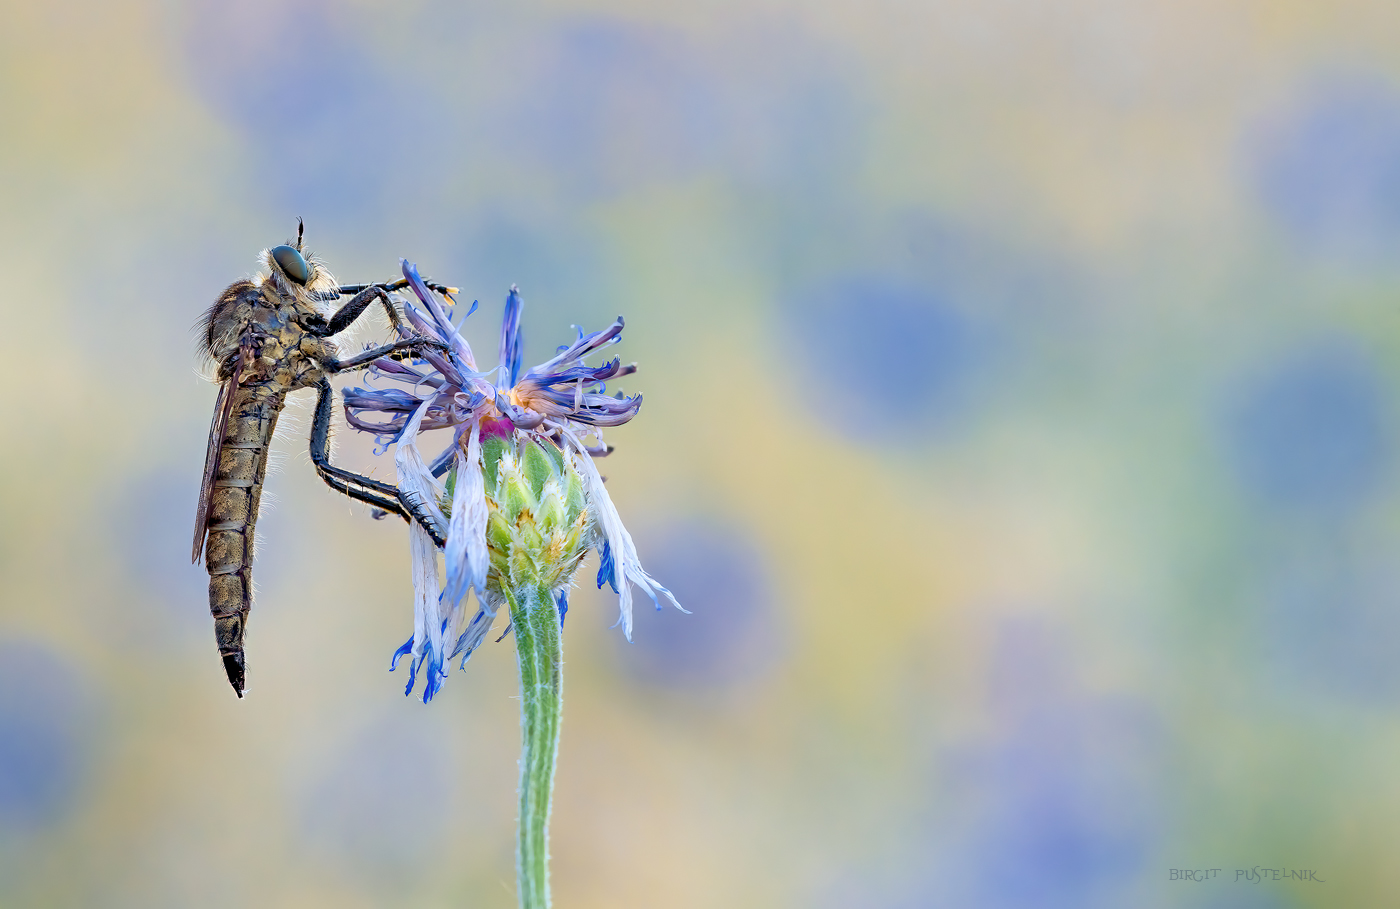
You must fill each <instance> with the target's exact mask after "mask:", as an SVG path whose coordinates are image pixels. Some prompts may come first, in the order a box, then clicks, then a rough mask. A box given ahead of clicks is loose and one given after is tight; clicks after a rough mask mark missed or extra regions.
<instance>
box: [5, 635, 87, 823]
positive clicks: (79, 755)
mask: <svg viewBox="0 0 1400 909" xmlns="http://www.w3.org/2000/svg"><path fill="white" fill-rule="evenodd" d="M88 719H89V718H88V716H87V710H86V698H85V696H84V692H83V690H82V688H81V686H80V684H79V683H78V682H77V681H76V680H75V679H74V677H73V668H72V667H71V666H68V665H67V664H66V663H65V661H64V660H62V659H60V658H59V657H58V656H57V655H55V654H54V653H52V652H51V651H49V650H48V649H46V648H43V647H41V646H39V645H37V644H31V643H21V642H15V641H11V642H6V643H4V644H0V828H7V829H11V830H20V831H24V830H33V829H36V828H39V827H42V826H46V825H48V824H51V823H54V822H56V821H58V820H61V819H62V817H63V816H64V815H65V814H66V813H67V812H68V811H69V810H70V809H71V808H72V806H73V803H74V801H75V799H76V795H77V790H78V788H79V786H80V785H81V783H82V782H83V779H84V777H85V775H86V770H87V766H86V765H87V761H86V759H85V755H86V754H87V753H88V748H87V745H88V741H87V739H88V731H89V728H90V723H89V722H88Z"/></svg>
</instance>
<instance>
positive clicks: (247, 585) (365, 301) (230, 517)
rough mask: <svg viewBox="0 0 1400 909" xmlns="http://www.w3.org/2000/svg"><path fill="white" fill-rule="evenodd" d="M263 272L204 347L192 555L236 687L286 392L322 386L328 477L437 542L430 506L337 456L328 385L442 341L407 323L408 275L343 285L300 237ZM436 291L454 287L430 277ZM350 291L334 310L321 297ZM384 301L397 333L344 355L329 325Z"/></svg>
mask: <svg viewBox="0 0 1400 909" xmlns="http://www.w3.org/2000/svg"><path fill="white" fill-rule="evenodd" d="M262 261H263V265H264V266H266V268H267V269H268V272H269V273H268V275H267V276H266V277H265V278H264V277H258V278H254V279H252V280H243V281H235V282H234V283H233V284H230V285H229V286H228V288H227V289H226V290H225V291H224V292H223V293H222V294H220V295H219V299H218V300H216V301H215V302H214V305H213V306H211V307H210V308H209V311H208V312H207V313H205V316H204V322H203V333H202V337H201V339H200V340H201V344H200V346H201V348H202V349H203V351H204V353H205V354H207V355H208V356H209V357H211V358H212V359H213V360H214V362H215V363H216V364H218V379H219V382H220V390H219V401H218V404H216V405H215V407H214V421H213V425H212V426H211V427H210V430H209V448H208V452H207V454H206V456H205V461H204V480H203V482H202V483H201V485H200V493H199V506H198V508H197V510H196V513H195V528H194V531H195V535H194V546H193V554H192V560H193V561H195V562H198V561H199V556H200V554H201V552H203V553H204V555H205V560H204V564H205V567H206V568H208V570H209V611H210V613H211V614H212V615H213V616H214V634H215V638H216V640H217V641H218V645H219V654H220V655H221V656H222V658H223V661H224V671H225V672H226V673H227V674H228V680H229V682H230V684H232V685H233V688H234V690H235V691H237V692H238V696H239V697H242V696H243V691H244V687H245V686H244V660H243V636H244V634H245V633H246V631H247V627H248V614H249V611H250V610H251V609H252V605H253V534H254V532H255V530H256V527H257V520H258V503H259V500H260V499H261V498H262V486H263V482H264V480H265V479H266V475H267V454H268V448H269V447H270V445H271V443H272V433H273V430H274V429H275V428H276V427H277V417H278V415H280V414H281V412H282V407H283V405H284V403H285V402H286V399H287V395H288V394H289V393H291V392H293V391H296V390H298V389H301V388H310V387H315V388H316V389H317V390H318V393H319V398H318V400H317V404H316V415H315V418H314V419H313V422H312V429H311V460H312V462H313V463H314V464H315V465H316V471H317V473H319V474H320V475H321V478H322V479H323V480H325V481H326V484H327V485H329V486H330V487H331V488H332V489H335V490H336V491H338V492H341V493H344V494H345V495H347V496H349V497H351V498H353V499H356V500H358V501H361V502H365V503H367V504H370V505H373V506H374V507H376V508H378V509H380V510H382V511H385V512H389V513H393V514H397V515H399V516H400V517H402V518H403V519H404V520H406V521H412V520H416V521H418V522H419V523H421V524H423V525H424V526H425V527H428V528H430V529H429V532H430V533H433V534H435V535H434V540H435V541H437V542H438V543H439V545H442V542H443V541H442V539H441V533H440V532H438V529H437V528H436V525H435V523H434V520H433V515H432V514H431V513H429V512H427V511H426V510H424V508H423V505H422V503H421V501H417V500H415V499H413V498H411V497H408V496H405V495H404V494H403V493H401V492H400V491H399V490H398V489H397V488H396V487H394V486H393V485H391V484H388V483H384V482H381V481H379V480H375V479H372V478H370V477H364V476H360V475H358V474H355V473H351V472H350V471H347V470H344V469H342V468H339V467H336V466H335V465H333V464H331V462H330V454H329V441H330V428H331V422H330V421H331V407H332V400H333V394H334V392H333V389H332V387H331V384H330V382H329V380H328V376H330V375H332V374H334V373H337V372H341V371H343V370H347V369H358V368H362V367H364V366H368V365H369V364H370V363H373V362H374V361H375V360H377V359H378V358H380V357H383V356H390V357H395V356H405V355H407V354H408V352H410V351H419V352H421V351H422V350H423V348H424V346H425V345H426V346H437V347H439V348H443V347H445V345H443V344H442V343H441V342H438V341H430V340H428V339H425V338H421V337H417V336H413V335H411V334H410V333H409V332H406V331H403V330H402V322H401V320H400V316H399V312H398V310H397V309H396V308H395V307H394V304H393V302H392V301H391V300H390V298H389V291H390V290H395V289H398V288H400V287H404V286H406V285H407V284H408V281H407V280H406V279H405V280H404V281H395V282H391V283H387V284H362V285H353V286H349V287H339V286H337V285H336V283H335V281H334V279H332V278H331V276H330V274H329V273H328V272H327V271H326V270H325V269H324V268H323V267H322V266H321V264H320V262H318V261H317V260H316V258H315V257H314V256H312V255H310V254H309V253H307V254H306V255H304V256H303V253H302V247H301V231H300V229H298V232H297V239H296V246H295V247H293V246H290V245H288V246H276V247H273V248H272V249H268V250H264V252H263V255H262ZM429 286H431V287H433V288H434V289H435V290H437V291H438V292H440V293H449V292H455V289H454V288H449V287H443V286H442V285H429ZM347 295H353V299H351V300H350V301H349V302H348V303H346V304H344V305H343V306H341V307H340V308H339V309H338V310H336V312H335V313H334V314H333V315H330V317H329V318H327V314H326V313H325V312H323V309H324V308H325V305H326V303H328V302H330V301H332V300H338V299H339V298H340V297H343V296H347ZM375 302H379V303H381V304H382V305H383V307H384V311H385V314H386V315H387V316H388V317H389V321H390V323H391V324H392V325H393V326H394V327H395V328H396V329H399V330H400V331H399V333H400V335H402V336H403V337H401V338H400V339H399V340H397V341H394V342H392V343H389V344H386V345H383V346H381V347H377V348H374V349H372V350H366V351H364V352H362V353H360V354H358V355H356V356H354V357H350V358H349V359H347V360H340V359H338V358H337V351H336V346H335V344H333V343H332V342H331V341H330V336H331V335H334V334H336V333H338V332H340V331H343V330H345V329H346V328H347V327H349V326H350V325H351V324H353V323H354V321H355V320H356V319H358V318H359V317H360V315H361V314H363V313H364V311H365V309H366V308H367V307H368V306H369V305H370V304H372V303H375Z"/></svg>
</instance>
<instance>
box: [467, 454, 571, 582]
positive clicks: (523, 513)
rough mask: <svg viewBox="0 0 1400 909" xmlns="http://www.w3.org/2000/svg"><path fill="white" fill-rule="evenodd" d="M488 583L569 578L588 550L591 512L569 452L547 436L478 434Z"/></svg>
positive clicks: (548, 580)
mask: <svg viewBox="0 0 1400 909" xmlns="http://www.w3.org/2000/svg"><path fill="white" fill-rule="evenodd" d="M481 454H482V478H483V480H484V481H485V487H486V505H487V514H488V516H487V521H486V544H487V549H488V550H489V552H490V555H491V571H490V574H489V577H488V580H487V584H488V586H493V587H494V586H500V585H509V586H515V587H518V586H519V585H521V584H544V585H545V586H547V587H549V588H551V589H555V588H559V587H562V586H564V585H566V584H568V583H569V581H570V580H572V579H573V576H574V573H575V572H576V571H578V566H579V562H580V561H582V559H583V556H584V555H585V553H587V551H588V546H587V540H588V539H589V537H590V535H591V534H590V533H589V525H590V523H591V521H592V515H591V514H590V513H589V509H588V502H587V499H586V498H585V496H584V493H583V479H582V478H581V477H580V476H579V473H578V470H577V469H576V468H575V467H574V464H573V460H572V459H571V458H570V457H569V456H568V455H567V454H565V453H564V452H563V451H561V450H560V449H559V447H558V446H557V445H555V444H554V443H553V442H551V441H550V440H549V439H546V438H542V437H538V436H533V437H532V436H528V435H526V434H524V433H519V432H517V433H514V434H513V435H512V436H511V437H509V438H507V437H503V436H500V435H494V434H493V435H490V436H488V437H487V438H486V439H484V440H483V441H482V445H481Z"/></svg>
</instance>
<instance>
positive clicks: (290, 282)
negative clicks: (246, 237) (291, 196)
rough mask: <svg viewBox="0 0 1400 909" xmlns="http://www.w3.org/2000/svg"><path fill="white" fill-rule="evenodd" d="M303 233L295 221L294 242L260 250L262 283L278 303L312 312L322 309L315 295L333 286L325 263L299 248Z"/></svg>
mask: <svg viewBox="0 0 1400 909" xmlns="http://www.w3.org/2000/svg"><path fill="white" fill-rule="evenodd" d="M304 230H305V226H304V225H303V223H302V220H301V219H300V218H298V219H297V238H296V240H295V241H292V240H288V241H287V242H286V243H284V244H283V245H281V246H274V247H271V248H270V249H266V250H263V254H262V263H263V265H264V266H265V267H266V268H267V270H268V276H267V278H266V279H265V281H266V283H267V284H268V285H270V288H271V290H272V291H273V292H274V293H275V294H276V296H277V297H278V299H279V300H282V301H286V302H289V303H292V304H293V305H295V306H297V307H298V308H307V309H309V310H310V311H311V312H313V313H315V312H319V311H320V308H321V307H320V305H319V302H318V296H317V295H318V294H319V293H321V292H323V291H328V290H333V289H334V288H335V286H336V284H335V278H333V277H332V276H331V273H330V271H329V270H327V269H326V266H325V264H324V263H322V262H321V260H320V259H318V258H317V257H316V255H315V254H314V253H312V252H311V251H310V250H308V249H306V248H305V246H303V245H302V236H303V233H304Z"/></svg>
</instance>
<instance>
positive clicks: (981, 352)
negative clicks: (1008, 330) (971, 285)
mask: <svg viewBox="0 0 1400 909" xmlns="http://www.w3.org/2000/svg"><path fill="white" fill-rule="evenodd" d="M784 308H785V311H786V314H787V321H788V323H789V325H790V326H791V328H792V330H793V333H794V335H795V337H796V339H797V341H798V344H799V345H800V351H801V355H802V356H803V358H804V359H805V360H806V364H805V365H806V367H807V369H808V371H809V373H811V374H813V375H814V376H820V377H821V382H820V386H819V387H820V388H821V391H822V393H823V398H822V399H821V400H818V401H815V402H813V403H815V404H816V405H817V406H820V407H823V408H830V407H832V405H833V404H839V405H841V406H842V407H851V408H852V410H851V411H850V420H851V422H852V424H853V425H854V426H855V427H857V428H859V427H860V426H863V425H868V429H869V431H870V432H872V433H875V432H880V431H882V430H883V429H885V428H886V424H887V423H888V422H891V421H897V420H902V419H906V418H909V417H917V418H922V419H924V420H926V421H930V422H931V423H933V424H935V425H937V424H941V423H944V422H946V421H947V420H949V419H951V418H953V417H955V416H957V415H958V414H959V413H960V412H961V411H962V410H963V409H964V408H965V406H966V405H967V404H968V395H969V391H970V386H971V383H972V379H973V378H974V375H975V372H976V368H977V367H978V366H979V365H980V364H981V363H982V361H983V360H984V359H985V357H986V354H987V350H986V345H985V342H984V339H982V338H980V337H979V334H978V332H977V330H976V327H975V326H974V324H973V322H972V320H971V319H970V318H969V317H968V316H967V315H966V314H964V313H963V312H962V311H961V310H959V309H958V308H956V307H955V306H953V305H952V304H951V302H950V301H949V300H948V299H947V296H946V295H945V294H943V293H940V292H939V291H938V290H935V289H931V288H929V287H926V286H922V285H919V284H914V283H906V282H901V281H897V280H893V279H890V278H886V277H883V276H879V275H850V276H845V277H841V278H837V279H835V280H833V281H831V282H829V283H827V284H825V285H824V286H822V287H819V288H817V289H815V290H813V291H810V292H807V293H801V294H795V295H792V296H791V297H790V298H789V299H788V300H787V301H786V305H785V307H784ZM827 394H830V395H832V396H834V397H835V398H836V399H837V400H836V401H831V400H829V399H827V398H826V397H825V395H827ZM866 418H873V419H866Z"/></svg>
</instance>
